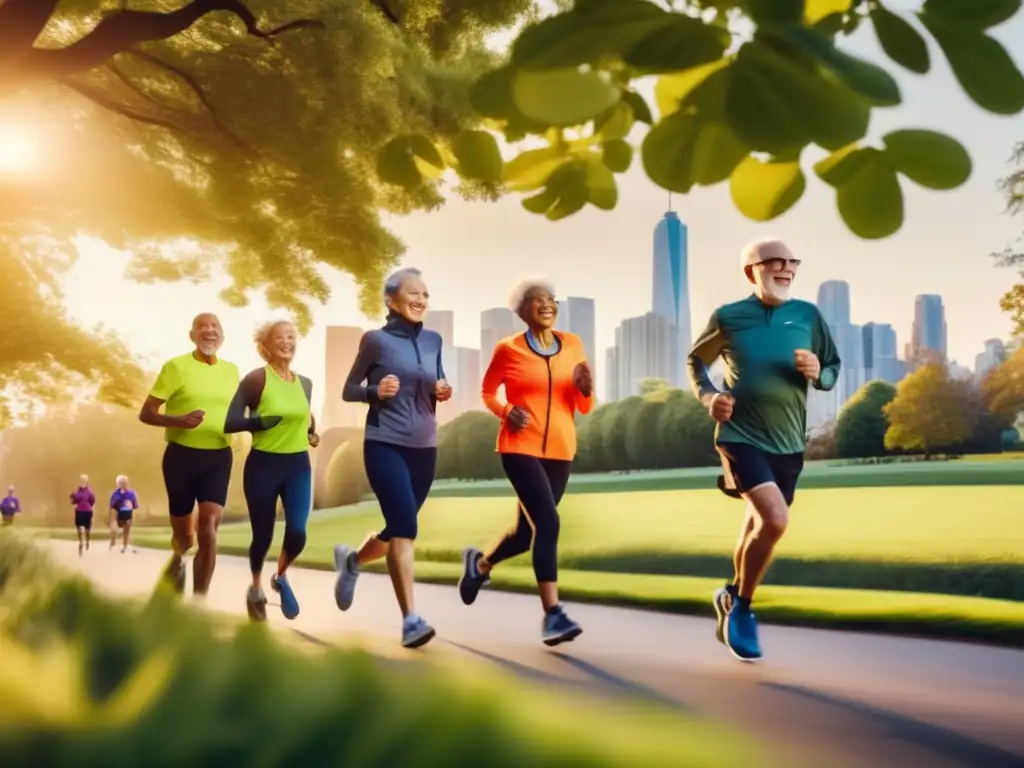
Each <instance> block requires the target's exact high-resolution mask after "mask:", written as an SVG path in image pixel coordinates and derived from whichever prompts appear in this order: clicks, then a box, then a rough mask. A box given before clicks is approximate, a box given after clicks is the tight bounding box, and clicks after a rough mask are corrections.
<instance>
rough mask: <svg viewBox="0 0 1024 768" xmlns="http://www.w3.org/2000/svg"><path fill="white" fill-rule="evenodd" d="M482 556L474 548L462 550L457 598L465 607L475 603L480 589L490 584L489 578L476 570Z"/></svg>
mask: <svg viewBox="0 0 1024 768" xmlns="http://www.w3.org/2000/svg"><path fill="white" fill-rule="evenodd" d="M483 556H484V553H483V552H481V551H480V550H479V549H476V548H475V547H466V548H465V549H464V550H462V578H460V579H459V596H460V597H461V598H462V602H463V603H465V604H466V605H472V604H473V603H474V602H476V596H477V595H478V594H480V588H481V587H483V586H484V585H485V584H490V583H491V580H490V578H488V577H487V575H485V574H483V573H480V570H479V569H478V568H477V563H479V562H480V558H482V557H483Z"/></svg>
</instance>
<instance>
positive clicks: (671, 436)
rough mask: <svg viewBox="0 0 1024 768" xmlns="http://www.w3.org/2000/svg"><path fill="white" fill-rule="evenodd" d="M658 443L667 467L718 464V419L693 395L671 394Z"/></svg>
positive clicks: (660, 427)
mask: <svg viewBox="0 0 1024 768" xmlns="http://www.w3.org/2000/svg"><path fill="white" fill-rule="evenodd" d="M658 441H659V443H660V444H661V451H662V454H663V455H664V456H665V464H664V466H666V467H707V466H712V465H714V464H716V463H717V462H718V454H717V452H716V451H715V420H714V419H712V418H711V414H709V413H708V411H707V408H705V407H704V406H703V405H701V403H700V401H699V400H698V399H697V398H696V397H694V396H693V394H692V393H691V392H687V391H684V390H681V389H675V390H673V391H672V392H671V394H669V396H668V399H667V400H666V401H665V410H664V411H662V419H661V423H660V424H659V425H658Z"/></svg>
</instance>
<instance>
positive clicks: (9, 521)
mask: <svg viewBox="0 0 1024 768" xmlns="http://www.w3.org/2000/svg"><path fill="white" fill-rule="evenodd" d="M3 521H4V525H14V515H3Z"/></svg>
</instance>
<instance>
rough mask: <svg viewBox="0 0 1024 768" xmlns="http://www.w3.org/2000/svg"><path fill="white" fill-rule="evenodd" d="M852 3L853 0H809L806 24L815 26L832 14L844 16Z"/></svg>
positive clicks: (805, 13)
mask: <svg viewBox="0 0 1024 768" xmlns="http://www.w3.org/2000/svg"><path fill="white" fill-rule="evenodd" d="M852 4H853V0H807V7H806V8H805V9H804V24H806V25H807V26H811V27H813V26H816V25H817V24H819V23H820V22H822V21H824V20H825V19H827V18H828V17H830V16H839V17H842V16H843V14H845V13H846V12H847V11H849V10H850V6H851V5H852Z"/></svg>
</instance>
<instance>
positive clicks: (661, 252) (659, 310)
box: [651, 211, 693, 382]
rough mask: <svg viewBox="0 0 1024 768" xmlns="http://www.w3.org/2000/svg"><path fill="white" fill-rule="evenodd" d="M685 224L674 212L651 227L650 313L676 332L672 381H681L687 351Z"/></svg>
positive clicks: (688, 349) (688, 339) (688, 341)
mask: <svg viewBox="0 0 1024 768" xmlns="http://www.w3.org/2000/svg"><path fill="white" fill-rule="evenodd" d="M688 240H689V238H688V235H687V231H686V225H685V224H683V222H682V221H680V220H679V216H678V215H677V214H676V212H675V211H667V212H666V213H665V215H664V216H663V217H662V219H661V221H659V222H658V225H657V226H656V227H655V228H654V269H653V282H652V291H651V296H652V302H651V311H652V312H653V313H654V314H656V315H659V316H661V317H664V318H667V319H668V320H669V321H670V322H671V323H672V324H673V325H675V327H676V329H677V331H678V332H677V334H676V336H677V339H676V344H677V348H678V351H677V353H676V355H675V357H676V360H677V361H678V362H677V365H678V366H679V371H678V372H677V373H676V374H675V375H673V376H672V378H671V380H672V381H673V382H679V381H681V380H682V367H683V365H684V364H685V361H686V357H687V355H688V354H689V352H690V344H691V342H692V339H693V334H692V331H691V326H690V280H689V275H688V268H689V264H688V262H689V243H688Z"/></svg>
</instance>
